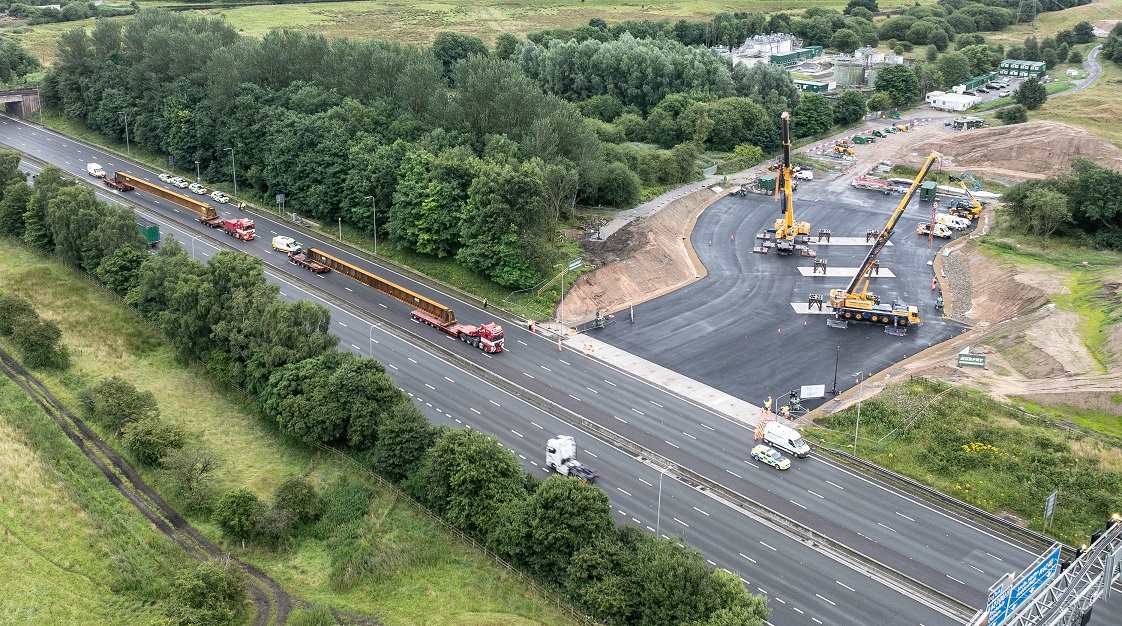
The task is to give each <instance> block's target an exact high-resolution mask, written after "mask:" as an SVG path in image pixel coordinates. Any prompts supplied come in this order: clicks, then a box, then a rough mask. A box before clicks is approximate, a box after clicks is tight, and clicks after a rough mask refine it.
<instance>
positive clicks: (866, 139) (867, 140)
mask: <svg viewBox="0 0 1122 626" xmlns="http://www.w3.org/2000/svg"><path fill="white" fill-rule="evenodd" d="M853 143H873V140H872V139H871V138H869V137H866V136H864V135H857V136H855V137H854V138H853Z"/></svg>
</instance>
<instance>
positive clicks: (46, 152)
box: [0, 118, 1032, 605]
mask: <svg viewBox="0 0 1122 626" xmlns="http://www.w3.org/2000/svg"><path fill="white" fill-rule="evenodd" d="M0 141H2V142H4V143H7V144H9V145H11V146H13V147H15V148H17V149H20V150H23V151H25V152H27V153H29V154H30V155H32V156H34V157H36V158H39V159H42V160H44V161H47V162H51V163H54V164H56V165H58V166H60V167H62V168H63V169H65V170H66V171H68V172H70V173H71V174H73V175H75V176H78V177H83V178H85V177H86V176H85V163H87V162H90V161H97V162H99V163H101V164H102V165H103V166H105V167H106V169H107V170H109V171H112V170H113V169H128V170H129V171H130V172H134V173H138V174H141V175H145V176H147V177H148V178H149V179H150V180H152V181H153V182H156V179H155V175H154V174H152V173H151V172H148V171H147V170H146V169H145V168H142V167H140V166H137V165H135V164H131V163H126V162H125V161H124V160H123V159H120V158H118V157H116V156H113V155H109V154H106V153H104V152H102V151H99V150H96V149H93V148H90V147H89V146H86V145H85V144H81V143H79V142H75V141H73V140H70V139H68V138H65V137H63V136H61V135H57V134H55V133H51V132H49V131H43V130H39V129H36V128H35V127H33V126H30V125H27V124H25V123H23V122H19V121H16V120H12V119H11V118H0ZM156 184H159V183H158V182H156ZM101 195H102V196H103V197H108V198H110V199H111V200H112V201H115V202H118V203H120V202H121V200H120V198H121V197H122V196H120V194H116V193H114V192H108V191H107V190H106V191H103V192H102V194H101ZM127 198H128V200H129V201H130V202H133V203H137V204H139V205H141V206H143V207H145V208H146V209H147V210H149V211H150V212H151V213H152V214H153V215H157V216H160V217H161V218H162V220H163V221H165V222H168V223H172V224H174V225H175V229H173V232H172V234H173V236H175V237H176V238H178V239H181V240H183V241H185V242H186V243H187V245H188V246H189V247H198V250H197V254H198V255H199V256H201V257H206V256H208V255H210V254H212V253H213V250H212V249H210V246H209V245H202V244H199V245H198V246H196V244H195V242H196V241H205V239H200V237H219V238H221V240H223V241H224V240H225V239H226V238H225V236H224V235H221V234H216V231H213V230H210V229H208V228H206V227H204V226H202V225H200V224H198V223H197V222H195V220H194V218H193V215H190V214H188V213H187V212H186V211H183V210H180V209H177V208H175V207H171V206H168V205H167V203H166V202H164V203H161V202H160V201H159V200H158V199H156V198H153V197H151V196H147V195H146V194H142V193H132V194H128V195H127ZM217 208H219V209H220V211H221V212H222V213H223V215H224V216H237V215H240V213H238V212H236V211H234V210H232V209H230V208H229V207H226V206H221V205H219V206H218V207H217ZM254 217H255V219H256V221H257V230H258V234H259V239H258V240H256V241H254V242H240V241H236V240H233V239H229V241H228V242H227V244H228V245H229V246H230V247H231V248H233V249H237V250H240V251H243V252H246V253H248V254H252V255H254V256H257V257H258V258H261V259H263V260H264V261H265V263H266V265H267V267H268V269H269V272H270V274H271V275H272V276H273V277H274V278H277V279H278V280H280V279H284V280H288V278H286V277H296V276H298V277H299V278H300V279H301V280H307V281H311V282H312V283H313V284H315V285H317V286H318V287H320V288H322V289H323V290H324V291H327V292H329V293H330V294H332V295H333V296H335V297H337V298H339V299H342V300H345V301H347V302H350V303H353V304H355V306H357V307H360V308H363V309H365V310H369V311H371V312H373V313H375V314H380V315H383V316H384V317H385V318H386V319H391V320H392V319H399V320H402V321H401V323H400V324H399V325H400V326H406V325H407V324H406V321H407V320H408V307H406V306H405V305H403V304H401V303H398V302H396V301H393V300H390V299H388V298H385V297H383V296H381V295H380V294H377V293H376V292H373V291H371V290H368V289H366V288H365V287H364V286H362V285H360V284H358V283H356V282H354V281H351V280H350V279H347V278H345V277H341V276H338V275H334V274H333V275H328V276H313V275H310V274H307V273H306V272H303V271H302V270H299V269H297V268H295V267H293V266H292V265H291V264H289V263H287V262H286V261H285V257H284V256H283V255H280V254H278V253H274V252H273V251H272V250H271V248H270V245H269V240H270V239H271V238H272V236H273V235H275V234H286V235H291V236H295V237H296V238H297V239H298V240H301V241H304V242H305V243H308V244H310V245H316V246H323V247H324V248H325V249H328V250H329V251H330V252H331V253H332V254H337V255H339V256H342V257H344V258H346V259H347V260H348V261H350V262H354V263H356V264H359V265H364V266H367V267H372V269H373V270H374V271H377V272H379V273H382V274H384V275H388V276H389V277H390V278H391V279H393V280H396V281H399V282H402V283H405V284H406V285H407V286H409V287H410V288H414V289H416V290H419V291H422V292H424V293H426V294H428V295H432V296H433V297H435V298H437V299H440V300H442V301H445V302H449V301H452V302H454V303H455V305H456V308H457V310H458V312H460V314H461V317H462V318H463V319H465V320H466V321H475V322H478V321H482V320H484V319H488V318H489V316H488V314H487V313H486V312H484V311H482V310H479V309H477V308H475V307H473V306H472V305H471V304H470V303H466V302H462V301H459V300H457V299H456V298H455V297H454V296H449V295H447V294H441V293H438V292H436V291H433V290H432V289H430V288H429V287H427V286H424V285H420V284H418V283H415V282H412V281H411V280H410V279H408V278H407V277H404V276H401V275H400V274H398V273H396V272H394V271H393V270H392V269H389V268H379V267H376V266H373V265H372V264H370V263H369V262H367V261H366V260H364V259H362V258H360V257H357V256H355V255H353V254H351V253H350V252H348V251H346V250H342V249H340V248H337V247H336V246H334V245H332V244H330V243H327V242H322V241H319V240H316V239H315V238H312V237H309V236H308V235H307V234H306V233H299V232H294V231H293V230H292V229H291V227H290V226H288V225H286V224H284V223H281V222H278V221H276V220H273V219H272V218H271V217H268V216H260V215H254ZM166 231H167V229H165V232H166ZM188 240H189V241H188ZM286 290H287V288H286V287H284V286H282V292H285V291H286ZM286 295H288V294H286ZM316 298H317V299H318V300H320V301H321V302H324V303H326V302H327V300H325V299H324V298H322V297H319V296H316ZM329 308H330V307H329ZM332 311H333V313H335V312H336V309H332ZM350 323H353V322H348V321H345V320H342V319H340V320H338V321H336V322H333V324H336V325H338V328H336V330H337V332H339V333H346V334H347V337H349V340H348V339H346V338H345V340H344V341H345V343H344V345H350V346H351V347H352V349H356V350H359V351H364V350H365V351H367V352H372V353H373V354H375V355H376V356H377V355H378V352H377V344H376V342H377V341H378V339H377V336H376V333H375V332H374V331H372V330H369V328H368V327H361V328H360V329H359V330H348V327H347V326H345V325H346V324H350ZM416 329H417V332H426V333H431V335H432V337H433V341H439V337H445V336H444V335H442V334H440V333H439V332H438V331H435V330H433V329H428V328H424V327H419V326H418V327H416ZM364 333H365V336H360V335H363V334H364ZM446 339H447V340H448V341H449V344H447V348H448V349H450V350H453V351H455V352H456V353H457V355H458V356H462V357H463V358H466V359H470V360H472V361H473V362H476V363H479V364H482V365H483V366H484V367H487V368H488V369H489V370H491V371H493V372H495V373H496V374H498V375H500V376H502V377H504V378H506V379H507V380H511V381H514V382H516V383H517V384H518V385H519V386H521V387H523V388H524V389H526V390H528V391H529V392H531V393H534V394H537V395H539V396H541V397H543V398H546V399H548V400H550V401H551V402H554V403H556V404H557V405H558V406H561V407H564V408H565V409H566V410H571V411H573V412H574V413H576V414H579V415H581V416H583V417H585V418H588V419H590V420H592V421H594V422H597V423H598V424H600V425H601V426H604V427H606V428H608V429H610V430H613V431H615V432H617V433H619V434H621V435H623V436H625V437H628V438H630V439H632V440H633V441H636V442H638V443H640V444H641V445H643V446H645V447H647V448H649V449H651V450H653V451H656V452H658V453H660V454H662V455H664V456H666V457H668V458H672V459H674V460H675V461H677V462H679V463H681V464H682V465H685V466H688V467H690V468H691V469H694V470H696V471H699V472H701V473H703V474H705V475H707V476H708V477H709V478H711V479H713V480H716V481H718V482H721V483H722V484H724V485H727V486H729V487H731V488H734V489H736V490H737V491H741V492H742V493H746V495H749V496H750V497H752V498H754V499H757V500H758V501H762V502H765V503H766V504H767V505H768V506H772V508H775V509H776V510H778V511H780V512H781V513H783V514H785V515H788V516H789V517H792V518H793V519H797V520H799V521H802V522H804V523H806V525H808V526H811V527H813V528H816V529H819V530H822V531H823V532H824V534H828V535H830V536H834V535H835V534H838V535H841V536H839V537H835V538H836V539H839V540H843V541H844V542H845V543H847V545H850V546H851V547H852V548H854V549H857V550H859V551H862V552H871V553H873V554H875V555H876V556H877V558H878V559H879V560H881V561H882V562H884V563H885V564H887V565H889V566H892V567H895V568H897V569H899V570H900V571H904V572H905V573H908V574H910V575H913V577H915V578H917V579H920V580H922V581H924V582H926V583H927V584H929V585H932V586H935V587H937V588H939V589H941V590H944V591H947V592H952V595H955V596H956V597H958V596H960V595H967V594H968V593H969V594H973V595H968V597H970V598H972V599H977V598H980V594H981V593H982V591H983V590H984V589H985V588H987V587H988V586H989V584H990V583H992V582H993V580H994V578H995V577H996V576H993V577H991V576H990V573H991V571H990V570H991V568H990V567H987V566H989V565H993V564H992V563H988V562H987V561H985V560H983V559H980V558H978V557H979V556H980V555H982V554H984V553H989V554H993V555H996V557H998V559H1000V562H1001V563H1006V564H1017V566H1018V567H1019V566H1020V565H1023V564H1026V563H1027V562H1028V561H1029V560H1031V558H1032V556H1031V555H1028V554H1027V553H1024V552H1023V551H1021V550H1019V549H1018V548H1016V547H1015V546H1010V545H1006V544H1002V543H1001V542H997V541H994V540H993V538H992V537H989V536H988V535H986V534H985V533H984V532H983V531H981V530H979V529H977V528H974V527H972V526H969V525H968V524H965V523H961V522H959V521H957V520H953V519H951V518H949V517H947V516H944V515H942V514H940V515H931V510H930V509H929V508H927V507H924V506H922V505H918V503H914V502H911V501H910V500H908V499H907V498H902V497H899V496H896V497H895V498H886V497H885V490H884V489H883V488H880V487H878V486H876V485H874V484H873V483H871V482H869V481H866V480H864V479H862V478H860V477H857V476H855V475H852V474H850V473H849V472H847V471H844V470H841V469H840V468H836V467H833V466H831V465H827V464H818V465H816V464H815V463H813V462H812V463H799V464H797V465H796V468H795V470H793V471H791V472H788V473H787V474H786V475H784V476H782V477H780V476H778V475H777V474H774V473H772V474H767V473H756V474H753V475H751V476H747V475H744V474H741V475H740V476H737V475H735V474H733V472H732V471H731V470H729V468H730V467H731V468H736V467H739V466H740V465H742V464H743V463H744V459H745V458H746V457H747V449H748V448H749V447H750V434H749V432H748V431H747V429H745V428H744V427H743V425H741V424H739V423H737V422H734V421H732V420H730V419H727V418H724V417H722V416H720V415H717V414H715V413H713V412H711V411H709V410H708V409H706V408H704V407H700V406H698V405H696V404H693V403H691V402H688V401H686V400H684V399H682V398H680V397H678V396H675V395H673V394H670V393H668V392H666V391H665V390H662V389H660V388H658V387H655V386H653V385H650V384H647V383H645V382H643V381H641V380H637V379H635V378H634V377H632V376H629V375H627V374H625V373H623V372H620V371H618V370H615V369H614V368H611V367H608V366H605V365H603V364H601V363H599V362H597V361H594V360H592V359H589V358H587V357H584V356H583V355H580V354H574V353H571V352H563V353H559V352H557V350H556V346H555V344H553V343H552V342H549V341H547V340H545V339H543V338H542V337H539V336H537V335H533V334H530V333H529V332H527V331H526V329H524V328H519V327H513V328H512V327H510V326H509V325H508V327H507V347H508V349H509V352H508V353H507V354H503V355H497V356H495V357H494V358H492V357H491V356H490V355H486V354H483V353H481V352H479V351H476V350H474V349H471V348H470V347H468V346H465V345H464V344H461V343H460V342H457V341H455V340H453V339H452V338H450V337H446ZM408 358H411V359H413V360H416V361H419V362H420V361H423V360H424V359H426V358H427V357H426V356H424V355H421V354H415V355H413V356H411V357H408ZM399 360H400V359H399ZM388 363H390V364H392V365H394V366H395V367H397V368H401V367H403V366H404V367H409V365H407V363H408V361H405V362H402V363H394V362H392V361H389V362H388ZM461 419H462V418H461ZM561 432H563V431H561ZM539 443H544V438H543V439H542V440H541V441H540V442H539ZM808 467H811V468H814V469H813V471H806V470H807V468H808ZM830 483H832V484H835V485H839V486H840V487H839V488H838V491H837V492H835V493H829V494H827V493H825V489H824V486H826V485H828V484H830ZM811 491H814V492H816V493H819V494H821V495H824V496H827V497H824V498H816V496H814V495H810V493H809V492H811ZM790 493H797V494H798V497H797V498H796V497H791V496H790V495H788V494H790ZM893 493H894V492H893ZM819 500H820V501H819ZM894 500H899V501H898V502H896V501H894ZM897 514H902V515H904V516H907V517H908V518H911V519H915V520H920V519H923V520H924V521H923V522H917V526H916V527H913V526H912V525H909V524H906V523H901V522H906V521H907V520H906V519H905V518H900V519H897ZM893 522H895V523H893ZM820 526H821V528H819V527H820ZM889 533H891V534H889ZM963 564H967V565H975V566H976V568H977V569H979V570H981V571H978V572H975V571H974V568H971V567H969V566H967V567H963ZM945 572H952V574H951V575H950V576H948V575H945ZM952 577H953V578H952ZM972 577H973V578H972ZM972 604H975V605H977V604H980V602H978V601H975V602H972Z"/></svg>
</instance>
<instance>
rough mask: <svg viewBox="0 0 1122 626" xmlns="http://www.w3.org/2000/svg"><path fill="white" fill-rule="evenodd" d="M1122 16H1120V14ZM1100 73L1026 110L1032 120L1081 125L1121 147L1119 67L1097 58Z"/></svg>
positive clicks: (1121, 69)
mask: <svg viewBox="0 0 1122 626" xmlns="http://www.w3.org/2000/svg"><path fill="white" fill-rule="evenodd" d="M1119 17H1120V18H1122V16H1119ZM1100 62H1101V63H1102V67H1103V73H1102V75H1101V76H1099V78H1098V79H1097V80H1096V81H1095V83H1094V84H1092V85H1091V86H1090V87H1088V88H1087V89H1084V90H1083V91H1080V92H1078V93H1073V94H1070V95H1067V96H1064V97H1063V98H1060V99H1057V100H1049V101H1048V102H1045V103H1044V106H1042V107H1040V109H1038V110H1036V111H1033V112H1032V113H1030V114H1029V118H1030V119H1033V120H1051V121H1054V122H1063V123H1065V124H1071V125H1073V126H1080V127H1082V128H1086V129H1087V130H1089V131H1091V132H1092V133H1094V134H1095V135H1098V136H1099V137H1102V138H1103V139H1106V140H1107V141H1109V142H1111V143H1113V144H1114V145H1116V146H1118V147H1120V148H1122V124H1119V123H1118V120H1119V119H1120V118H1122V98H1119V97H1118V94H1119V91H1120V90H1122V67H1119V66H1118V64H1117V63H1112V62H1110V61H1100Z"/></svg>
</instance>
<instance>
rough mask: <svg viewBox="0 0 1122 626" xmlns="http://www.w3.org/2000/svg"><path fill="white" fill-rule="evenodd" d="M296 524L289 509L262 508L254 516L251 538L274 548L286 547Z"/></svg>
mask: <svg viewBox="0 0 1122 626" xmlns="http://www.w3.org/2000/svg"><path fill="white" fill-rule="evenodd" d="M296 526H297V522H296V518H295V517H293V515H292V513H290V512H289V511H286V510H284V509H281V508H277V507H276V506H273V507H270V508H268V509H262V510H261V511H259V512H258V514H257V516H256V517H255V518H254V524H253V532H252V535H253V539H254V541H257V542H258V543H260V544H261V545H263V546H266V547H268V548H272V549H274V550H279V549H282V548H287V547H288V544H289V542H290V541H291V539H292V534H293V531H294V530H295V528H296Z"/></svg>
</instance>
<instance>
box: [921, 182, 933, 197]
mask: <svg viewBox="0 0 1122 626" xmlns="http://www.w3.org/2000/svg"><path fill="white" fill-rule="evenodd" d="M935 187H936V184H935V181H933V180H929V181H925V182H924V183H923V184H922V185H920V186H919V199H920V200H934V199H935Z"/></svg>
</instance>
